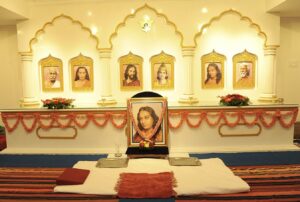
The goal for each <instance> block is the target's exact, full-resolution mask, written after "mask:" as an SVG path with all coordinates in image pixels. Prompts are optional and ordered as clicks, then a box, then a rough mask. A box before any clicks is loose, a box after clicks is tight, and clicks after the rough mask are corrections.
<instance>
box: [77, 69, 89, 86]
mask: <svg viewBox="0 0 300 202" xmlns="http://www.w3.org/2000/svg"><path fill="white" fill-rule="evenodd" d="M75 68H77V69H76V71H75V78H74V87H75V88H88V87H91V81H90V75H89V71H88V67H86V66H79V67H75Z"/></svg>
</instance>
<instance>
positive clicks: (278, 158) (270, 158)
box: [190, 151, 300, 166]
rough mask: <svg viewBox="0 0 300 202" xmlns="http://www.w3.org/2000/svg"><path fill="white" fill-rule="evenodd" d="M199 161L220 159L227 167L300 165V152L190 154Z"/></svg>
mask: <svg viewBox="0 0 300 202" xmlns="http://www.w3.org/2000/svg"><path fill="white" fill-rule="evenodd" d="M190 156H192V157H197V158H199V159H207V158H220V159H222V160H223V161H224V163H225V164H226V165H227V166H250V165H283V164H285V165H287V164H300V151H286V152H245V153H206V154H190Z"/></svg>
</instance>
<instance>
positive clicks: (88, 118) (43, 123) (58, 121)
mask: <svg viewBox="0 0 300 202" xmlns="http://www.w3.org/2000/svg"><path fill="white" fill-rule="evenodd" d="M1 116H2V121H3V123H4V125H5V128H6V130H7V131H8V132H12V131H14V130H15V129H16V128H17V127H18V125H19V123H20V122H21V125H22V126H23V128H24V129H25V130H26V131H27V132H32V131H33V130H34V129H35V128H36V127H40V128H43V129H48V128H52V127H60V128H67V127H70V126H74V125H75V126H77V127H79V128H85V127H87V126H88V124H89V123H90V122H93V123H94V124H95V125H97V126H99V127H103V126H105V125H106V124H107V122H108V121H109V120H110V121H111V123H112V125H113V126H114V127H115V128H118V129H122V128H124V127H125V125H126V123H127V113H126V112H118V114H115V113H112V112H105V113H93V112H76V113H65V114H64V113H56V112H50V113H47V114H45V113H38V112H35V113H21V112H18V113H5V112H2V113H1ZM115 119H122V121H121V123H118V122H116V121H115Z"/></svg>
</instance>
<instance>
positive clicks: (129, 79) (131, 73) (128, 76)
mask: <svg viewBox="0 0 300 202" xmlns="http://www.w3.org/2000/svg"><path fill="white" fill-rule="evenodd" d="M137 75H138V72H137V68H136V66H135V65H134V64H128V65H127V67H126V69H125V72H124V80H123V86H140V85H141V84H140V80H139V79H138V76H137Z"/></svg>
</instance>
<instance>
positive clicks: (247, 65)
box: [232, 50, 257, 89]
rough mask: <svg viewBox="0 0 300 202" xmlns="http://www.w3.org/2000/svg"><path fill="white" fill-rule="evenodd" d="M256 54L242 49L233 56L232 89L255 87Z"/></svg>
mask: <svg viewBox="0 0 300 202" xmlns="http://www.w3.org/2000/svg"><path fill="white" fill-rule="evenodd" d="M256 63H257V56H256V55H255V54H253V53H249V52H248V51H247V50H244V51H243V52H241V53H238V54H236V55H234V56H233V58H232V64H233V68H232V69H233V89H252V88H254V87H255V75H256Z"/></svg>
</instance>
